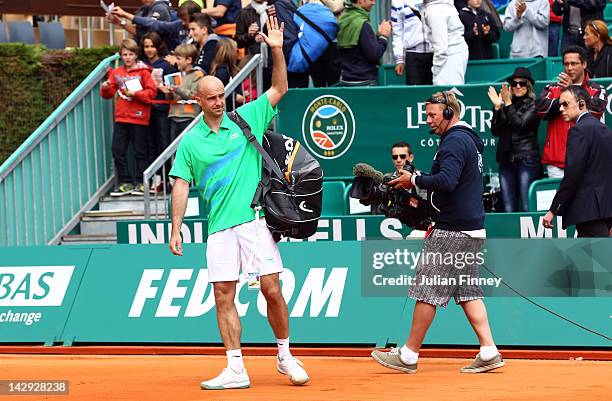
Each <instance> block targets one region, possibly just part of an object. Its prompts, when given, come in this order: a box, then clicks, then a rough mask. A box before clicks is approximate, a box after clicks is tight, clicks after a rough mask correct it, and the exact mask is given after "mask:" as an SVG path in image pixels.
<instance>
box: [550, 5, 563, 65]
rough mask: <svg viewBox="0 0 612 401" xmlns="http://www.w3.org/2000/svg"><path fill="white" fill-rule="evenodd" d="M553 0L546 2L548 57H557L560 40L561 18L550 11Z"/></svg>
mask: <svg viewBox="0 0 612 401" xmlns="http://www.w3.org/2000/svg"><path fill="white" fill-rule="evenodd" d="M554 2H555V0H548V4H549V6H550V14H549V15H550V21H549V23H548V55H549V56H550V57H557V56H558V55H559V42H560V39H561V22H562V21H563V17H562V16H560V15H557V14H555V13H554V12H553V10H552V5H553V3H554Z"/></svg>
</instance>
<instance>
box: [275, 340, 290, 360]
mask: <svg viewBox="0 0 612 401" xmlns="http://www.w3.org/2000/svg"><path fill="white" fill-rule="evenodd" d="M276 345H278V357H279V358H280V359H284V358H285V357H287V356H291V351H289V337H287V338H277V339H276Z"/></svg>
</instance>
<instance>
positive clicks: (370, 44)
mask: <svg viewBox="0 0 612 401" xmlns="http://www.w3.org/2000/svg"><path fill="white" fill-rule="evenodd" d="M373 6H374V0H351V3H350V4H347V5H346V7H345V11H344V14H342V16H341V17H340V20H339V21H338V25H339V26H340V30H339V32H338V49H339V50H338V53H339V56H340V63H341V73H340V75H341V77H340V84H341V85H344V86H368V85H376V83H377V80H378V76H377V74H378V63H379V61H380V58H381V57H382V55H383V53H384V52H385V50H386V49H387V40H388V37H389V35H390V34H391V24H390V23H389V21H383V22H382V23H381V24H380V25H379V27H378V35H376V36H375V35H374V30H373V29H372V26H371V25H370V23H369V20H370V10H371V9H372V7H373Z"/></svg>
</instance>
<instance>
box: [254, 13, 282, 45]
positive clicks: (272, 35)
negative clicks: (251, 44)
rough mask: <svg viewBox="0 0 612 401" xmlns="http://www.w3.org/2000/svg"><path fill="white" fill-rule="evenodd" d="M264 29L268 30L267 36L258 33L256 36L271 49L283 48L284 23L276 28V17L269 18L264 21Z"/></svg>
mask: <svg viewBox="0 0 612 401" xmlns="http://www.w3.org/2000/svg"><path fill="white" fill-rule="evenodd" d="M266 28H268V34H267V35H266V34H265V33H263V32H259V33H258V34H257V36H260V37H261V38H263V40H264V42H266V44H267V45H268V46H270V48H271V49H273V48H275V47H276V48H282V47H283V31H284V30H285V23H284V22H281V24H280V27H279V26H278V19H277V18H276V17H269V18H268V20H267V21H266Z"/></svg>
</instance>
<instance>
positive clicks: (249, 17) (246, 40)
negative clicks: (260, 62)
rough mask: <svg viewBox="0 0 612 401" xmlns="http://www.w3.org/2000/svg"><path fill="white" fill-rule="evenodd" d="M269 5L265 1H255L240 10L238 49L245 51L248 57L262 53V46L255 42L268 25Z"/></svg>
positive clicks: (237, 36)
mask: <svg viewBox="0 0 612 401" xmlns="http://www.w3.org/2000/svg"><path fill="white" fill-rule="evenodd" d="M267 9H268V3H267V2H266V1H265V0H253V1H251V3H250V4H249V5H248V6H246V7H244V8H243V9H242V10H240V13H239V14H238V18H237V19H236V43H237V45H238V48H240V49H245V55H246V56H253V55H255V54H260V53H261V45H260V43H258V42H257V41H256V40H255V37H256V36H257V32H259V30H260V29H261V27H263V26H264V25H265V23H266V18H267V14H266V10H267Z"/></svg>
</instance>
